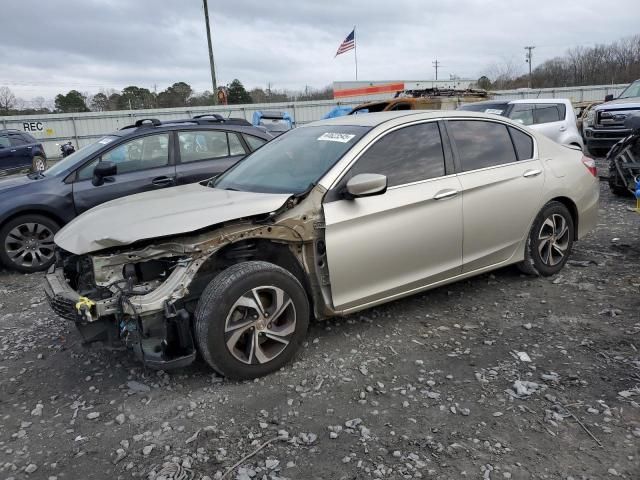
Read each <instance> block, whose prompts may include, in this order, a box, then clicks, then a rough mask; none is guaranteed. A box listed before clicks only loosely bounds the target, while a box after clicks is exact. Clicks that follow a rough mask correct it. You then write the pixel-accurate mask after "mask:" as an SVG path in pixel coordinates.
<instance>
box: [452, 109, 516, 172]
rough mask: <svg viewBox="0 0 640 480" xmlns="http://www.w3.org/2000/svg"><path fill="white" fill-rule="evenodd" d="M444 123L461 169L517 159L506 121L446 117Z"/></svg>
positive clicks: (498, 163) (484, 166) (488, 165)
mask: <svg viewBox="0 0 640 480" xmlns="http://www.w3.org/2000/svg"><path fill="white" fill-rule="evenodd" d="M447 127H448V130H449V132H450V133H451V136H452V137H453V140H454V142H455V145H456V149H457V150H458V156H459V157H460V162H461V163H462V171H463V172H468V171H471V170H478V169H480V168H487V167H494V166H496V165H504V164H506V163H511V162H515V161H516V160H517V158H516V154H515V150H514V148H513V143H512V142H511V137H510V136H509V132H508V131H507V127H506V125H503V124H501V123H494V122H485V121H482V120H449V122H448V123H447Z"/></svg>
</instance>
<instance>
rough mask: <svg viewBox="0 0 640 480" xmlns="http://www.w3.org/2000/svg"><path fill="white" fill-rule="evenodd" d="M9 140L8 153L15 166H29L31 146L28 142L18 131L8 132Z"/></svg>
mask: <svg viewBox="0 0 640 480" xmlns="http://www.w3.org/2000/svg"><path fill="white" fill-rule="evenodd" d="M9 142H11V149H10V153H11V157H12V158H13V162H14V165H15V167H22V168H26V167H30V166H31V161H32V157H31V148H32V146H31V145H30V144H29V142H28V141H27V140H26V139H25V138H24V137H23V136H22V135H21V134H20V133H10V134H9Z"/></svg>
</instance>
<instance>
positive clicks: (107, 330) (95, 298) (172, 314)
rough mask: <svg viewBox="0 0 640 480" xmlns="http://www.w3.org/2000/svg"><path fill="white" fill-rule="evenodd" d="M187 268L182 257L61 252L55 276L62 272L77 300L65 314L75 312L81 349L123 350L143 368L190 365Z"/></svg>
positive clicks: (191, 343) (192, 353)
mask: <svg viewBox="0 0 640 480" xmlns="http://www.w3.org/2000/svg"><path fill="white" fill-rule="evenodd" d="M189 264H190V259H189V258H188V257H181V256H175V257H172V256H170V257H158V258H150V259H140V258H139V257H137V256H135V255H124V256H122V255H119V256H118V257H115V256H113V255H107V256H89V255H70V254H66V253H65V252H61V253H60V254H59V255H58V263H57V269H56V272H62V275H63V276H64V282H65V283H66V285H68V287H70V289H71V290H72V291H73V292H74V293H75V294H76V301H75V303H74V301H73V299H71V301H67V309H68V308H69V307H72V308H73V309H74V310H75V311H74V312H73V319H74V321H75V324H76V326H77V328H78V330H79V332H80V334H81V336H82V338H83V340H84V342H85V343H94V342H103V343H104V344H106V345H108V346H110V347H117V346H121V345H122V344H124V345H125V346H127V347H129V348H131V349H132V350H133V351H134V352H135V354H136V355H137V356H138V357H139V358H140V359H141V360H142V361H143V362H144V363H145V364H146V365H147V366H150V367H155V368H172V367H181V366H184V365H187V364H189V363H191V362H192V361H193V360H194V359H195V345H194V341H193V337H192V335H191V329H190V325H191V315H192V312H190V311H188V310H187V309H186V308H185V301H184V300H183V298H182V297H183V296H184V294H185V293H186V289H185V279H184V275H185V272H186V270H187V267H188V266H189ZM48 277H49V276H48ZM48 282H49V285H51V283H52V282H55V279H49V278H48ZM63 293H66V297H67V298H68V297H69V296H70V295H69V294H68V292H63ZM60 297H61V295H60V294H59V295H54V299H59V298H60ZM52 305H53V302H52ZM56 311H57V312H58V310H56ZM58 313H59V314H60V312H58ZM67 313H69V312H67ZM62 316H64V317H65V318H69V315H62Z"/></svg>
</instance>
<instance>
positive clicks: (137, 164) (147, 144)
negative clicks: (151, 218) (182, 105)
mask: <svg viewBox="0 0 640 480" xmlns="http://www.w3.org/2000/svg"><path fill="white" fill-rule="evenodd" d="M99 161H106V162H113V163H114V164H116V165H117V166H118V175H120V174H122V173H130V172H137V171H140V170H147V169H149V168H157V167H163V166H166V165H168V164H169V134H167V133H161V134H155V135H147V136H146V137H140V138H135V139H133V140H130V141H128V142H125V143H123V144H121V145H118V146H117V147H115V148H112V149H111V150H109V151H108V152H107V153H105V154H103V155H102V157H101V158H96V159H95V160H93V161H91V162H90V163H89V164H88V165H85V166H84V167H82V168H81V169H80V170H79V171H78V180H88V179H90V178H91V177H92V176H93V169H94V168H95V167H96V165H97V164H98V162H99Z"/></svg>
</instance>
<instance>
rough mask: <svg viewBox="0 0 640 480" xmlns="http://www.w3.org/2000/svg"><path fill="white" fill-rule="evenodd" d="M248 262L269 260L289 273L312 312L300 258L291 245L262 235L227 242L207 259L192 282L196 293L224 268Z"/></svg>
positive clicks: (310, 293) (309, 292) (310, 296)
mask: <svg viewBox="0 0 640 480" xmlns="http://www.w3.org/2000/svg"><path fill="white" fill-rule="evenodd" d="M294 248H297V247H294ZM300 248H302V247H300ZM248 261H264V262H269V263H272V264H274V265H277V266H279V267H281V268H283V269H285V270H287V271H288V272H289V273H291V274H292V275H293V276H294V277H295V278H296V279H297V280H298V281H299V282H300V284H301V285H302V287H303V288H304V290H305V292H306V294H307V297H308V299H309V305H310V306H311V308H312V311H313V304H314V302H313V294H312V289H311V285H310V282H309V278H308V276H307V274H306V272H305V270H304V268H303V266H302V265H301V263H300V261H299V260H298V258H297V257H296V255H295V254H294V253H293V251H292V249H291V245H290V244H288V243H282V242H274V241H271V240H268V239H263V238H245V239H242V240H239V241H236V242H233V243H229V244H227V245H225V246H224V247H222V248H221V249H220V250H218V251H216V252H215V253H214V254H213V255H211V256H210V257H209V258H207V260H206V261H205V262H204V263H203V264H202V265H201V266H200V268H199V269H198V273H197V274H196V276H195V277H194V279H193V281H192V284H193V285H194V286H195V288H194V289H193V291H194V293H196V292H197V294H198V295H199V293H201V291H202V290H204V288H205V287H206V284H208V283H209V281H210V280H211V279H213V278H214V277H215V275H217V274H218V273H220V272H221V271H223V270H225V269H226V268H228V267H230V266H232V265H235V264H237V263H240V262H248ZM190 290H191V289H190Z"/></svg>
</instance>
